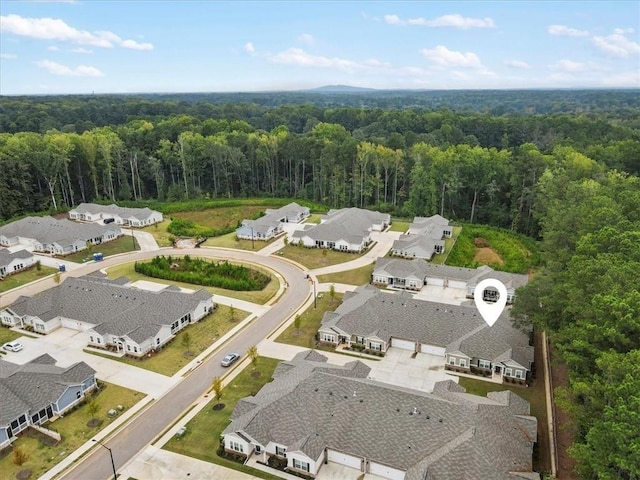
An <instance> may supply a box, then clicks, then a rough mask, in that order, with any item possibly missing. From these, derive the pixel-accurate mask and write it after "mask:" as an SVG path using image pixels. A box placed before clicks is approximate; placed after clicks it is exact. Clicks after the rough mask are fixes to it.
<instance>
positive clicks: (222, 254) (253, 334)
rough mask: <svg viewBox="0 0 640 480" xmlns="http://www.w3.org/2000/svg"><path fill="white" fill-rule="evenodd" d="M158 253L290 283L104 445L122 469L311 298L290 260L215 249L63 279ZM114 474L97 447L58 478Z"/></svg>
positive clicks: (90, 479)
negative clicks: (231, 265)
mask: <svg viewBox="0 0 640 480" xmlns="http://www.w3.org/2000/svg"><path fill="white" fill-rule="evenodd" d="M158 254H163V255H168V254H173V255H192V256H200V257H215V258H226V259H229V260H242V261H245V262H250V263H255V264H260V265H263V266H265V267H269V268H272V269H273V270H276V271H277V272H279V273H280V275H282V276H283V277H284V279H285V281H286V282H287V283H288V288H287V289H286V290H285V292H284V294H283V295H282V297H281V298H280V299H279V300H278V303H277V304H276V305H274V306H273V307H272V308H271V309H270V310H269V311H268V312H266V313H265V314H264V315H263V316H262V317H260V318H258V319H257V320H255V321H254V322H252V323H251V324H250V325H249V326H248V327H247V328H245V329H244V330H243V331H242V332H240V333H239V334H238V335H236V336H235V337H234V338H233V339H232V340H230V341H229V343H228V344H227V345H226V346H225V347H223V349H222V350H220V351H218V353H216V354H215V355H212V356H211V357H209V358H208V359H207V360H205V361H204V362H203V363H202V364H201V365H200V366H199V367H197V368H196V369H195V370H193V371H192V372H191V373H190V374H189V375H188V376H187V377H185V379H184V380H182V381H181V382H180V383H178V384H177V385H176V386H175V387H174V388H173V389H172V390H170V391H169V392H168V393H167V394H165V395H164V396H163V397H161V398H160V399H158V400H157V401H156V402H155V403H154V404H153V405H152V406H151V407H149V408H147V409H146V410H144V411H143V412H142V413H141V414H139V415H138V416H137V417H135V418H134V419H133V420H132V421H131V422H130V423H128V424H127V425H126V427H124V428H122V429H120V430H119V431H118V432H117V433H115V434H114V435H113V436H111V437H109V438H108V439H106V440H104V441H103V443H105V444H106V445H107V446H108V447H109V448H110V449H111V451H112V453H113V459H114V462H115V466H116V469H118V468H120V467H122V466H123V465H124V464H126V463H127V462H128V461H129V460H131V459H132V458H133V457H134V456H135V455H137V454H138V452H139V451H140V450H142V449H143V448H144V447H146V446H147V445H148V444H149V443H151V442H152V441H153V440H154V438H155V437H157V436H158V435H159V434H160V433H162V432H163V431H164V430H165V429H166V428H167V427H169V426H170V425H171V424H172V423H173V422H174V421H175V419H176V418H178V417H179V416H180V415H181V414H182V413H183V412H184V411H185V410H186V409H187V408H188V407H189V406H190V405H191V404H192V403H193V402H194V401H195V400H196V399H198V397H200V396H201V395H202V394H203V393H204V392H205V391H207V390H209V389H210V387H211V383H212V380H213V378H214V377H216V376H222V375H224V373H225V372H226V369H225V368H223V367H221V366H220V360H221V359H222V357H223V356H224V355H225V354H226V353H228V352H232V351H233V352H239V353H241V354H242V355H243V356H244V355H245V354H246V351H247V349H248V348H249V347H250V346H252V345H257V344H258V343H260V341H261V340H262V339H264V338H265V336H266V335H267V334H268V333H270V332H271V331H272V330H273V329H275V328H276V327H277V326H278V325H279V324H280V323H281V322H282V321H283V320H284V319H285V318H286V317H288V316H289V315H290V314H291V313H292V312H293V311H294V310H296V309H297V308H298V307H299V306H301V305H302V303H304V301H305V299H306V298H307V296H308V295H309V283H308V282H307V281H305V280H304V274H303V272H302V271H301V270H300V269H299V268H297V267H295V266H293V265H292V264H290V263H288V262H286V261H284V260H281V259H278V258H275V257H262V256H256V255H254V254H253V253H252V252H242V251H237V250H221V249H209V248H202V249H194V250H184V249H181V250H171V249H162V250H159V251H155V252H134V253H131V254H128V255H121V256H117V257H111V258H106V259H105V260H104V261H102V262H97V263H91V264H87V265H85V266H83V267H82V268H80V269H78V270H74V271H72V272H68V273H64V274H63V279H64V278H65V276H74V277H77V276H81V275H85V274H87V273H89V272H91V271H95V270H98V269H101V268H105V267H109V266H112V265H117V264H120V263H124V262H129V261H133V260H142V259H145V258H152V257H154V256H156V255H158ZM53 285H54V284H53V282H51V285H48V284H44V285H43V284H42V283H41V284H39V285H37V286H32V288H33V289H34V290H35V291H33V292H30V291H29V287H26V288H25V289H24V290H23V289H21V291H20V292H19V293H20V294H22V295H33V294H35V293H37V292H39V291H42V290H43V289H44V288H48V287H50V286H53ZM15 296H17V294H15ZM9 297H11V296H9ZM14 299H15V298H7V297H5V299H4V301H5V302H7V303H8V302H12V301H13V300H14ZM214 301H215V297H214ZM5 304H6V303H5ZM112 472H113V469H112V467H111V460H110V457H109V452H108V451H107V450H106V449H104V448H101V447H98V448H95V449H93V450H92V451H91V452H90V453H89V454H88V455H87V456H86V457H84V458H83V459H82V460H81V461H80V462H79V463H78V464H77V465H76V466H75V467H74V468H72V469H71V470H69V471H68V472H66V473H65V474H62V475H61V476H59V477H58V478H60V479H65V480H71V479H78V480H104V479H106V478H109V477H113V473H112Z"/></svg>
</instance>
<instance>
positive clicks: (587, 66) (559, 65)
mask: <svg viewBox="0 0 640 480" xmlns="http://www.w3.org/2000/svg"><path fill="white" fill-rule="evenodd" d="M549 68H550V69H551V70H554V71H556V72H565V73H576V72H593V71H595V70H598V66H597V65H596V64H594V63H593V62H584V63H581V62H574V61H573V60H566V59H564V60H559V61H557V62H556V63H554V64H551V65H549Z"/></svg>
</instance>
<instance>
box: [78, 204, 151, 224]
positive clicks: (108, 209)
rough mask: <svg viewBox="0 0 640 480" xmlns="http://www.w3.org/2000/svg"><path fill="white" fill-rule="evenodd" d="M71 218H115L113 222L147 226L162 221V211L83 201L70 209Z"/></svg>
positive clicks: (83, 219)
mask: <svg viewBox="0 0 640 480" xmlns="http://www.w3.org/2000/svg"><path fill="white" fill-rule="evenodd" d="M69 218H70V219H71V220H82V221H85V222H97V221H99V220H103V221H104V220H105V219H108V218H113V223H115V224H117V225H124V226H126V227H146V226H148V225H153V224H154V223H160V222H162V219H163V216H162V213H161V212H158V211H156V210H151V209H150V208H148V207H145V208H126V207H119V206H118V205H115V204H111V205H98V204H96V203H81V204H80V205H78V206H77V207H75V208H73V209H72V210H70V211H69Z"/></svg>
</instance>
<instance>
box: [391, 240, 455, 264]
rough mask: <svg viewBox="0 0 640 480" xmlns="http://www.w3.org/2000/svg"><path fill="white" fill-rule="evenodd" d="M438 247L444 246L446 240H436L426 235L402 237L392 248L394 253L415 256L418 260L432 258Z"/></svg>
mask: <svg viewBox="0 0 640 480" xmlns="http://www.w3.org/2000/svg"><path fill="white" fill-rule="evenodd" d="M436 246H442V247H443V246H444V240H435V239H433V238H431V237H429V236H424V235H414V234H411V235H400V238H398V240H396V241H394V242H393V246H392V247H391V248H392V250H393V251H394V252H402V254H403V255H406V256H409V255H413V256H415V257H418V258H429V259H430V258H431V257H432V256H433V255H434V253H436Z"/></svg>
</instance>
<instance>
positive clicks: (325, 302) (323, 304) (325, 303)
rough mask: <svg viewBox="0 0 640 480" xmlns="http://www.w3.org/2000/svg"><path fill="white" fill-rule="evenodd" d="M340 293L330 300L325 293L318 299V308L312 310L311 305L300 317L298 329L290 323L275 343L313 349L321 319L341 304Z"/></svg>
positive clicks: (341, 295)
mask: <svg viewBox="0 0 640 480" xmlns="http://www.w3.org/2000/svg"><path fill="white" fill-rule="evenodd" d="M342 297H343V294H342V293H338V292H336V294H335V296H334V298H333V299H332V298H331V296H330V295H329V293H327V292H325V293H323V295H322V298H318V302H317V303H318V307H317V308H313V305H311V306H310V307H309V308H308V309H307V310H305V311H304V313H302V314H301V315H300V328H299V329H296V327H295V325H294V324H293V323H292V324H291V325H289V326H288V327H287V329H286V330H285V331H284V332H282V334H280V336H279V337H278V338H277V339H276V342H281V343H288V344H289V345H297V346H299V347H305V348H314V347H315V343H316V340H315V336H316V333H317V332H318V329H319V328H320V324H321V323H322V317H323V316H324V313H325V312H327V311H333V310H335V309H336V308H338V305H340V303H341V302H342Z"/></svg>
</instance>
